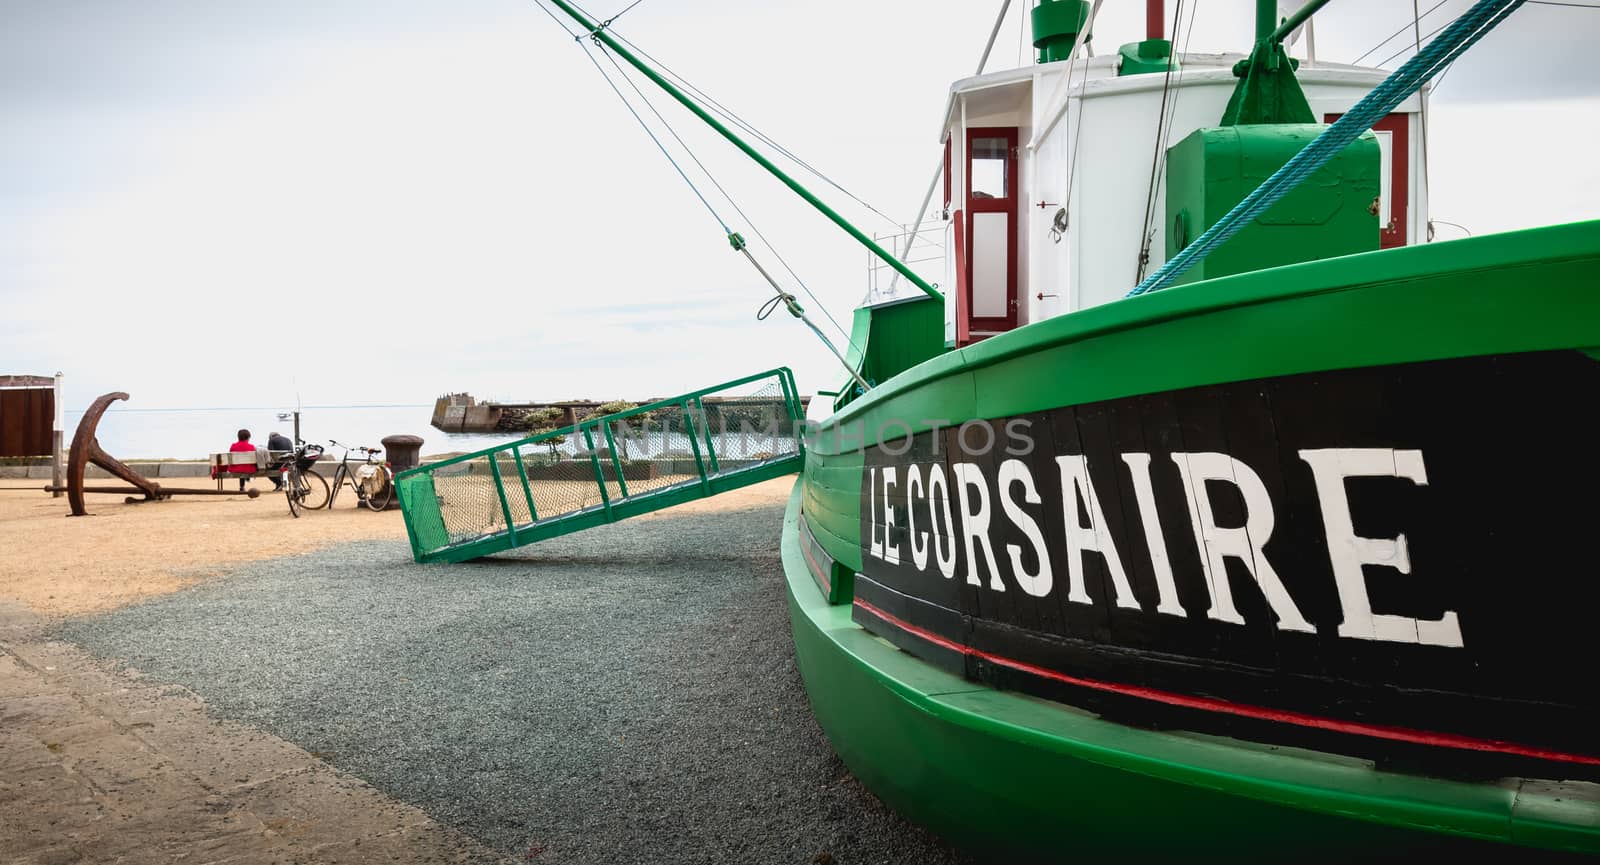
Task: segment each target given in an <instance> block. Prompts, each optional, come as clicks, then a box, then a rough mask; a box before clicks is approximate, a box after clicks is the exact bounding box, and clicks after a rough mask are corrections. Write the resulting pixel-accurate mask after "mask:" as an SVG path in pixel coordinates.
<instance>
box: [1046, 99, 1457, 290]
mask: <svg viewBox="0 0 1600 865" xmlns="http://www.w3.org/2000/svg"><path fill="white" fill-rule="evenodd" d="M1185 78H1186V79H1187V80H1183V81H1182V82H1181V87H1177V88H1174V90H1173V92H1171V93H1169V94H1168V97H1167V98H1168V110H1169V111H1170V112H1171V114H1172V123H1171V125H1170V131H1168V132H1167V133H1166V135H1165V140H1164V142H1163V160H1162V162H1161V166H1160V168H1159V169H1158V171H1157V176H1156V190H1155V198H1154V200H1153V202H1152V205H1151V218H1150V228H1151V229H1153V230H1154V235H1153V236H1152V237H1151V240H1150V251H1149V255H1150V259H1149V263H1148V264H1147V265H1146V267H1145V270H1144V273H1145V275H1146V276H1148V275H1149V274H1151V273H1153V272H1154V271H1155V270H1156V269H1157V268H1159V267H1160V266H1161V265H1162V264H1163V263H1165V261H1166V171H1165V160H1164V151H1165V148H1169V147H1171V146H1172V145H1174V144H1177V143H1178V142H1179V141H1182V140H1183V139H1184V137H1185V136H1187V135H1189V133H1191V132H1193V131H1194V130H1196V129H1200V128H1202V127H1207V126H1215V125H1216V124H1217V122H1218V121H1219V120H1220V119H1221V117H1222V112H1223V110H1224V109H1225V108H1226V107H1227V104H1228V99H1229V98H1230V97H1231V96H1232V94H1233V90H1234V86H1235V84H1236V83H1237V81H1236V79H1235V78H1234V77H1233V76H1232V74H1231V72H1229V71H1228V70H1226V69H1202V70H1195V71H1192V72H1190V73H1189V74H1188V75H1186V76H1185ZM1317 79H1322V80H1317ZM1376 80H1377V78H1376V77H1375V76H1373V75H1371V74H1360V75H1351V74H1350V73H1344V72H1337V71H1336V72H1331V73H1330V72H1323V73H1320V74H1308V73H1306V72H1302V73H1301V85H1302V88H1303V89H1304V90H1305V92H1306V97H1307V101H1308V102H1310V104H1311V107H1312V109H1313V111H1314V112H1315V113H1316V114H1317V116H1318V118H1321V117H1322V116H1323V114H1325V113H1333V112H1344V111H1348V110H1349V109H1350V108H1351V106H1353V105H1355V103H1356V102H1358V101H1359V100H1360V99H1361V97H1362V96H1364V95H1366V93H1367V91H1368V90H1369V89H1370V88H1371V87H1372V85H1373V84H1375V83H1376ZM1053 86H1054V83H1053V82H1052V83H1048V84H1047V83H1044V82H1042V81H1041V82H1040V83H1039V84H1038V85H1037V86H1036V92H1046V91H1049V90H1051V88H1052V87H1053ZM1073 90H1074V92H1075V93H1076V94H1078V95H1076V96H1074V97H1072V98H1070V99H1069V102H1068V106H1067V111H1066V114H1065V115H1064V116H1063V117H1062V118H1061V120H1060V122H1057V123H1055V124H1054V126H1053V127H1051V128H1050V130H1049V132H1048V133H1047V134H1046V135H1045V136H1044V137H1043V139H1042V140H1040V141H1039V142H1037V143H1036V146H1035V148H1034V151H1033V153H1032V154H1031V155H1032V159H1030V160H1029V161H1030V162H1033V163H1034V169H1033V170H1034V175H1035V177H1036V178H1037V180H1036V185H1035V187H1034V189H1033V201H1035V202H1036V201H1038V200H1039V199H1041V198H1042V199H1043V200H1045V201H1052V202H1053V201H1056V200H1058V199H1059V198H1060V197H1061V195H1062V194H1063V192H1064V190H1065V186H1066V183H1067V182H1068V179H1069V176H1070V174H1071V173H1072V172H1076V174H1077V177H1076V179H1073V180H1071V183H1072V196H1071V201H1069V202H1067V207H1068V212H1069V223H1070V227H1069V229H1068V232H1067V235H1066V237H1064V238H1063V239H1062V241H1061V242H1060V243H1052V242H1051V241H1050V239H1049V235H1048V232H1049V228H1050V224H1051V217H1052V216H1053V214H1054V212H1055V208H1046V209H1045V211H1044V212H1043V213H1039V212H1037V211H1038V208H1034V211H1035V213H1034V216H1033V217H1032V218H1030V219H1029V220H1026V221H1025V224H1026V225H1028V226H1029V232H1028V233H1029V242H1030V243H1031V244H1032V249H1033V250H1034V253H1035V254H1034V256H1033V258H1034V260H1032V261H1030V262H1029V268H1028V270H1029V271H1030V273H1031V274H1032V276H1033V279H1032V285H1033V287H1034V288H1033V290H1032V292H1030V295H1029V301H1030V304H1031V312H1032V314H1031V315H1030V320H1033V321H1037V320H1040V319H1043V318H1048V317H1050V316H1053V315H1059V314H1061V313H1064V312H1071V311H1073V310H1078V309H1084V308H1087V307H1090V306H1097V305H1099V304H1102V303H1107V302H1110V301H1113V300H1118V299H1120V298H1122V297H1123V296H1124V295H1126V294H1127V292H1128V290H1129V289H1131V288H1132V287H1133V286H1134V285H1136V284H1137V282H1138V278H1137V277H1138V256H1139V248H1140V241H1141V224H1142V222H1143V220H1144V216H1145V197H1146V195H1147V193H1148V191H1149V184H1150V169H1151V161H1152V156H1153V155H1154V149H1155V133H1156V117H1157V115H1158V114H1159V112H1160V109H1161V78H1160V76H1154V75H1152V76H1150V77H1149V78H1148V79H1146V78H1144V76H1138V77H1129V78H1102V79H1092V80H1090V81H1089V82H1088V83H1087V85H1076V84H1075V86H1074V88H1073ZM1418 104H1419V103H1418V100H1417V97H1415V96H1413V97H1411V98H1410V99H1408V100H1406V102H1404V103H1402V104H1401V105H1400V106H1399V108H1397V109H1396V110H1397V111H1415V110H1416V109H1417V106H1418ZM1036 107H1037V109H1038V110H1040V111H1042V112H1043V113H1044V114H1052V113H1054V110H1055V106H1036ZM1080 111H1082V112H1083V113H1082V131H1081V132H1078V131H1077V128H1078V115H1079V112H1080ZM1050 119H1051V118H1050V117H1046V116H1042V115H1037V116H1036V118H1035V120H1036V122H1037V123H1038V124H1039V126H1040V128H1042V127H1043V126H1045V125H1047V124H1048V123H1049V121H1050ZM1411 127H1412V129H1413V130H1414V132H1413V134H1412V135H1411V141H1410V144H1411V147H1410V150H1411V160H1410V163H1411V170H1410V172H1409V175H1410V178H1409V183H1410V191H1411V200H1412V201H1413V202H1418V203H1419V204H1417V205H1413V207H1412V219H1413V228H1412V233H1411V234H1410V237H1411V238H1412V242H1413V243H1415V242H1420V238H1422V236H1423V234H1422V232H1424V231H1425V230H1426V228H1425V226H1426V215H1425V214H1426V195H1427V191H1426V188H1425V187H1426V183H1425V181H1424V179H1423V178H1424V174H1423V163H1422V161H1421V160H1422V153H1421V129H1420V125H1419V123H1418V122H1417V121H1416V120H1415V118H1413V122H1412V124H1411ZM1074 146H1076V152H1074ZM1074 160H1076V161H1075V162H1074ZM1038 293H1044V294H1056V295H1058V297H1056V298H1048V297H1047V298H1045V299H1044V300H1039V299H1037V298H1036V297H1034V295H1036V294H1038Z"/></svg>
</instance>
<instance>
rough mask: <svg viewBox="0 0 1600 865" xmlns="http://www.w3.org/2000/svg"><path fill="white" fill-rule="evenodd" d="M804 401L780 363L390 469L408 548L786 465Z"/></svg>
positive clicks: (462, 548)
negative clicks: (545, 429)
mask: <svg viewBox="0 0 1600 865" xmlns="http://www.w3.org/2000/svg"><path fill="white" fill-rule="evenodd" d="M804 402H805V401H804V400H803V399H802V398H801V397H800V395H799V392H798V391H797V390H796V388H795V383H794V374H793V373H791V372H790V371H789V369H788V368H787V367H779V368H777V369H771V370H767V371H765V372H760V373H756V374H754V375H749V376H745V377H743V378H739V379H734V380H733V381H728V382H723V383H721V384H717V385H713V386H711V387H707V388H702V389H700V390H696V391H691V392H689V393H685V394H680V395H678V396H675V397H671V398H669V399H664V400H659V401H657V402H653V403H649V404H647V405H641V406H638V407H637V408H631V409H628V410H626V411H620V412H615V413H612V414H606V415H601V416H597V417H592V418H587V419H584V420H581V421H579V422H578V423H576V424H573V425H571V426H567V427H562V428H560V429H555V430H551V431H548V432H542V433H539V434H537V435H531V436H528V437H527V438H523V439H520V440H517V441H513V442H508V443H506V444H503V445H498V446H495V447H490V448H485V449H483V450H479V451H474V452H472V453H468V454H462V455H460V456H455V457H451V458H449V459H444V460H439V461H436V462H432V463H428V464H425V465H422V466H418V467H417V468H414V469H409V470H407V471H403V472H400V473H399V474H397V475H396V476H395V492H396V494H397V496H398V498H399V500H400V506H401V509H402V510H403V512H404V514H405V522H406V531H407V533H408V534H409V535H410V539H411V547H412V553H413V555H414V556H415V557H416V559H417V561H419V562H420V561H462V560H465V559H470V558H477V557H480V556H484V555H488V554H490V553H493V552H498V551H500V550H504V549H510V548H512V547H517V546H522V545H524V544H527V543H532V542H533V541H536V540H541V539H543V538H548V537H554V536H556V535H561V534H566V533H568V532H573V531H578V530H580V529H584V528H590V527H592V526H595V525H601V524H604V523H608V522H615V521H617V520H620V519H625V518H627V517H630V516H635V515H638V514H641V513H645V512H648V511H653V510H658V509H660V508H663V507H668V506H670V505H673V504H678V503H680V502H683V501H689V500H692V499H697V498H704V497H706V496H709V495H714V494H716V493H718V492H723V491H726V490H729V489H735V488H737V487H740V486H745V485H747V484H749V483H755V482H757V481H759V480H765V479H766V478H768V477H777V476H779V475H782V474H787V473H792V472H793V471H796V470H797V469H798V466H799V462H800V459H801V456H802V452H803V451H802V448H803V445H802V433H803V432H804V423H805V404H804ZM568 443H576V450H575V451H574V452H570V453H569V452H567V451H566V450H564V449H562V448H561V446H562V445H565V444H568Z"/></svg>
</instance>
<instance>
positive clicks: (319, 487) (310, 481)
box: [300, 469, 330, 511]
mask: <svg viewBox="0 0 1600 865" xmlns="http://www.w3.org/2000/svg"><path fill="white" fill-rule="evenodd" d="M300 489H301V491H302V496H301V498H300V507H302V508H305V509H306V510H308V511H314V510H317V509H318V508H323V507H327V506H328V499H329V498H330V496H329V495H328V482H327V481H326V480H324V479H323V477H322V475H319V474H317V471H316V469H306V470H305V471H303V472H301V473H300Z"/></svg>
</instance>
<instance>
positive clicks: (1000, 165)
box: [968, 138, 1011, 198]
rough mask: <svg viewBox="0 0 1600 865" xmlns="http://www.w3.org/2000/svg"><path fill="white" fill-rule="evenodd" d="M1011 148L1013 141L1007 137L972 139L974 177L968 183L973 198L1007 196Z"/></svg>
mask: <svg viewBox="0 0 1600 865" xmlns="http://www.w3.org/2000/svg"><path fill="white" fill-rule="evenodd" d="M1010 148H1011V142H1010V141H1009V140H1008V139H1005V138H974V139H972V177H971V178H970V179H969V180H968V183H969V184H970V185H971V186H970V188H971V190H972V197H973V198H1005V197H1007V189H1008V188H1009V184H1008V181H1009V180H1010V178H1009V177H1007V171H1008V169H1009V165H1010V161H1011V160H1010V158H1009V157H1010Z"/></svg>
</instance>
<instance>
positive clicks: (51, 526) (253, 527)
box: [0, 477, 794, 616]
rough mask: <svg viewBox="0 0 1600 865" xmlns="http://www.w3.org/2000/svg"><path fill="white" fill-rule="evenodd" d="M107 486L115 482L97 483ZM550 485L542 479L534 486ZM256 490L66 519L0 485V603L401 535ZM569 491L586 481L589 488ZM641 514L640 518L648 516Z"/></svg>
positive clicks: (79, 610) (113, 589)
mask: <svg viewBox="0 0 1600 865" xmlns="http://www.w3.org/2000/svg"><path fill="white" fill-rule="evenodd" d="M97 483H102V484H106V483H115V484H118V485H120V482H118V481H99V482H97ZM161 483H162V485H163V486H172V487H180V486H183V487H188V488H191V489H211V490H214V489H216V482H215V481H212V480H209V479H206V478H193V479H187V478H179V479H167V480H163V481H162V482H161ZM559 483H562V482H552V481H544V482H541V485H542V486H543V485H553V484H559ZM252 484H253V486H254V487H255V488H256V489H258V490H260V491H261V495H260V496H259V497H258V498H254V499H250V498H245V497H244V496H176V497H174V498H172V499H169V500H167V501H161V502H142V503H139V504H132V505H129V504H124V503H123V496H120V495H102V494H90V495H89V496H88V497H87V501H88V505H89V512H90V513H89V515H88V516H85V517H68V516H67V514H68V507H67V499H66V497H65V496H62V497H61V498H59V499H57V498H51V497H50V495H49V494H48V493H45V492H42V491H41V490H40V487H41V486H42V485H43V482H41V481H38V480H4V481H0V550H4V554H3V558H0V601H15V602H18V603H21V604H23V605H25V606H27V607H28V608H30V609H32V610H34V611H35V612H38V613H41V614H44V615H47V616H70V615H80V614H84V613H94V612H102V611H105V610H109V609H113V608H115V607H119V606H122V605H123V604H127V603H132V602H135V601H139V600H142V599H144V598H148V597H151V596H155V595H162V594H166V593H168V592H174V591H177V590H178V589H181V588H183V587H185V586H188V585H192V584H194V583H196V582H199V581H200V580H204V579H206V578H208V577H212V576H216V575H217V574H218V573H219V570H218V569H219V567H220V566H222V565H227V564H233V563H237V562H246V561H255V560H259V559H265V558H271V557H273V556H282V555H289V554H292V553H299V552H306V551H308V550H314V549H318V548H321V547H326V546H328V545H329V544H333V543H338V542H340V541H350V540H364V539H373V538H393V539H394V540H395V541H396V542H400V543H404V541H405V537H406V531H405V524H404V522H403V521H402V518H401V514H400V511H399V510H397V509H396V510H390V511H385V512H382V513H374V512H372V511H369V510H367V509H366V508H358V507H355V500H354V499H353V498H352V497H350V495H349V491H348V490H346V491H345V493H344V494H343V495H341V496H340V498H339V500H338V502H336V503H335V506H334V508H333V509H332V510H326V509H324V510H319V511H311V512H308V513H304V514H302V515H301V517H300V518H299V519H295V518H293V517H291V516H290V515H289V509H288V506H287V505H286V504H285V502H284V499H283V496H282V495H279V494H276V493H274V492H273V491H272V483H271V482H270V481H268V480H265V479H257V480H255V481H252ZM793 484H794V479H793V478H792V477H786V478H776V479H773V480H770V481H766V482H764V483H761V484H756V485H754V486H750V487H746V488H744V489H741V490H735V491H733V492H729V493H724V494H722V495H719V496H717V497H715V498H713V499H706V500H703V501H698V502H690V503H688V504H685V505H679V506H678V507H676V508H672V509H670V510H667V511H662V512H660V514H681V513H704V512H715V511H723V510H740V509H743V508H746V507H751V506H754V505H758V504H770V503H771V502H774V501H783V499H784V498H785V497H786V496H787V495H788V492H789V489H790V488H791V487H792V486H793ZM573 486H574V487H575V488H576V487H587V488H589V489H593V485H592V484H577V483H574V484H573ZM652 516H656V515H651V516H646V517H640V518H639V519H650V518H651V517H652Z"/></svg>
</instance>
